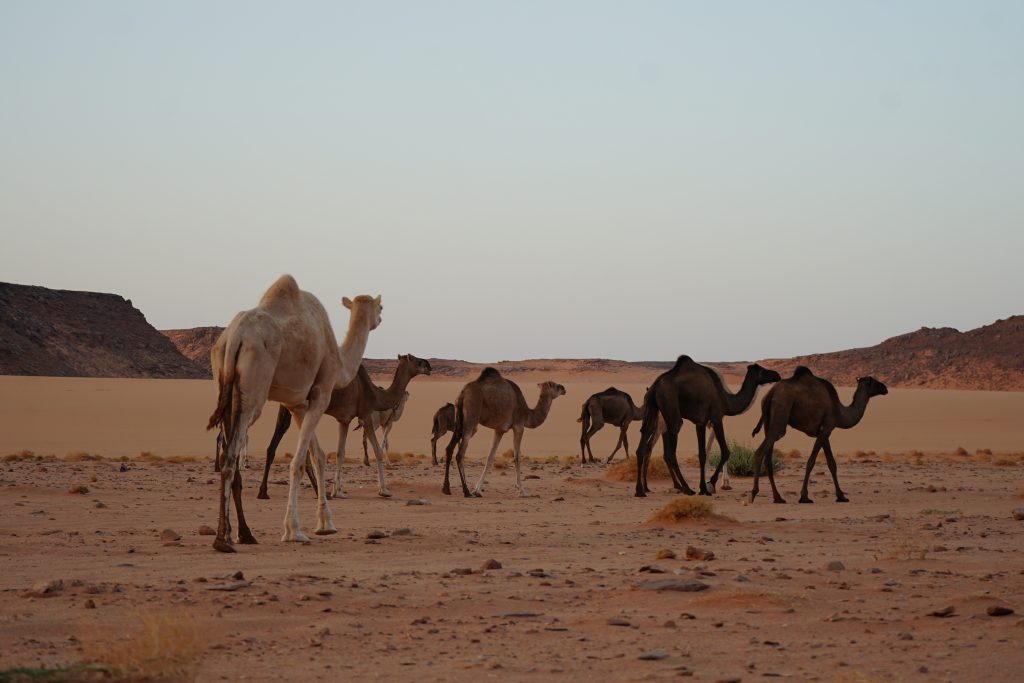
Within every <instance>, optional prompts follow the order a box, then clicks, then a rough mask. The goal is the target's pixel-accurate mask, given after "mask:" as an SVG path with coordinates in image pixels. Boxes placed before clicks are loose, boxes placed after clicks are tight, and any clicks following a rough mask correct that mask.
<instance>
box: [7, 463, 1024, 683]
mask: <svg viewBox="0 0 1024 683" xmlns="http://www.w3.org/2000/svg"><path fill="white" fill-rule="evenodd" d="M350 453H351V451H350ZM84 457H85V456H77V457H76V456H69V457H67V458H65V457H60V458H55V457H50V458H45V457H44V458H39V457H32V456H22V457H19V456H16V455H12V456H8V458H7V459H6V461H4V462H2V463H0V506H2V509H3V513H2V517H0V559H2V567H3V572H2V579H0V587H2V592H0V614H2V617H0V668H2V669H6V668H9V667H15V666H30V667H40V666H45V667H52V666H57V665H65V664H69V663H75V662H81V661H88V660H99V661H103V662H107V663H110V664H113V665H115V666H127V667H129V668H130V667H131V666H134V665H138V666H139V667H140V670H142V671H144V672H147V671H148V672H149V673H150V674H152V673H157V674H159V673H161V668H163V672H164V673H167V672H172V673H173V672H174V671H179V670H180V671H183V672H184V675H185V677H186V678H188V677H191V676H193V675H195V676H197V678H198V680H202V681H214V680H279V679H281V678H282V677H286V678H287V679H290V680H325V679H337V680H359V679H383V680H408V679H414V680H427V681H432V680H438V681H441V680H479V679H498V680H551V679H560V680H581V679H584V678H587V679H591V680H659V679H675V678H678V677H692V678H693V679H696V680H707V681H721V680H731V681H740V680H742V681H753V680H762V679H769V678H787V679H792V680H819V681H917V680H921V681H931V680H942V681H966V680H987V681H997V680H1000V681H1010V680H1020V672H1021V670H1022V667H1024V647H1022V644H1024V619H1022V617H1024V554H1022V552H1021V551H1022V549H1024V536H1022V531H1024V521H1017V520H1015V519H1014V516H1013V510H1014V509H1016V508H1020V507H1022V506H1024V499H1022V497H1021V496H1022V495H1024V488H1022V483H1024V482H1022V478H1021V471H1022V469H1021V457H1020V456H1009V455H1008V456H998V455H995V456H989V455H987V454H984V453H981V454H977V455H975V454H970V455H963V454H961V455H956V454H952V453H950V454H929V455H923V454H912V455H907V456H895V455H885V456H880V455H871V454H859V455H857V456H853V455H849V456H842V457H841V458H840V463H839V474H840V479H841V482H842V484H843V487H844V489H845V490H846V491H847V493H848V495H849V496H850V499H851V501H852V502H850V503H848V504H837V503H835V502H834V500H833V496H832V494H831V482H830V480H829V477H828V473H827V470H826V469H825V468H824V465H823V463H819V470H818V471H816V473H815V475H814V478H813V484H812V486H811V495H812V497H813V498H814V499H815V504H814V505H798V504H796V499H797V497H798V490H799V485H800V478H801V474H802V466H803V461H802V459H795V458H791V459H787V460H786V461H785V464H786V468H785V469H783V470H782V471H781V472H780V473H779V475H778V480H779V482H780V484H781V489H782V492H783V495H784V496H785V497H786V498H787V499H788V500H789V504H786V505H775V504H772V503H771V501H770V499H765V498H763V497H762V498H759V499H758V500H757V501H756V502H755V503H754V504H752V505H746V504H745V503H744V501H743V495H744V494H745V493H746V492H747V491H748V490H749V486H750V480H749V479H744V478H737V477H734V478H733V480H732V486H733V488H732V490H729V491H722V490H720V491H719V492H718V493H717V495H715V496H714V497H713V499H712V500H713V506H714V513H715V514H714V515H713V516H711V517H704V518H699V519H692V520H684V521H682V522H678V523H667V522H664V521H651V518H652V516H653V515H654V514H655V513H656V512H657V511H658V510H659V509H660V508H662V507H663V506H664V505H665V504H666V503H668V502H669V501H671V500H673V499H675V496H674V494H672V493H671V492H670V491H669V488H670V487H669V485H668V482H667V480H658V481H656V482H653V489H654V492H653V493H652V494H651V495H650V496H649V497H648V498H646V499H637V498H634V497H633V495H632V485H631V484H630V483H628V482H623V481H618V480H615V479H614V478H609V474H608V471H607V469H606V467H605V466H603V465H590V466H587V467H586V468H582V467H580V466H579V464H576V463H574V464H569V460H568V459H567V458H564V457H563V458H556V457H551V458H544V460H547V461H548V462H539V461H533V462H530V463H528V464H527V465H526V466H525V472H526V474H527V475H528V479H527V481H526V484H527V486H528V487H529V490H530V492H531V493H532V494H533V497H531V498H526V499H523V498H519V497H518V496H517V494H516V491H515V478H514V474H513V471H512V467H511V463H507V462H505V461H501V462H500V463H499V464H500V465H503V468H502V469H498V470H495V471H493V472H492V475H491V478H490V480H489V482H488V486H487V489H486V492H485V497H483V498H480V499H464V498H463V497H462V496H461V495H455V496H451V497H448V496H444V495H442V494H441V491H440V484H441V479H442V468H440V467H434V466H432V465H431V464H430V460H429V457H425V456H411V455H407V456H404V457H396V458H395V460H396V462H395V463H393V464H391V465H389V467H388V471H387V474H388V477H389V480H390V482H391V488H392V491H393V493H394V497H392V498H390V499H383V498H379V497H378V496H377V495H376V476H375V474H374V471H373V470H372V469H371V468H366V467H364V466H363V465H362V463H361V462H352V461H351V460H350V461H347V462H346V463H345V466H344V477H345V480H346V482H347V484H346V490H347V491H348V494H349V497H348V498H347V499H339V500H332V501H331V509H332V511H333V514H334V520H335V523H336V524H337V526H338V528H339V530H340V532H339V533H338V534H337V535H333V536H313V540H312V541H311V542H310V543H308V544H292V543H282V542H281V541H280V540H279V538H280V533H281V523H282V518H283V513H284V507H285V496H286V491H287V486H285V485H284V484H285V483H286V482H285V477H286V468H285V465H284V464H283V463H282V464H281V465H279V466H276V469H275V471H274V473H273V475H272V477H271V481H272V482H273V483H272V486H271V487H270V495H271V499H270V500H257V499H256V497H255V490H256V483H257V478H258V472H257V469H256V463H254V465H253V467H252V468H251V469H248V470H246V471H245V478H246V488H245V497H244V501H245V507H246V513H247V516H248V518H249V522H250V524H251V526H252V528H253V531H254V533H255V534H256V535H257V537H258V539H259V544H258V545H251V546H238V550H239V552H238V553H236V554H222V553H217V552H214V551H213V550H212V549H211V540H212V538H211V537H210V536H205V535H202V534H201V528H202V527H203V526H204V525H209V526H215V525H216V516H215V502H214V501H215V495H216V486H215V484H214V477H215V475H214V474H213V473H212V471H211V465H210V462H209V461H206V460H202V461H191V462H189V461H188V459H187V458H186V459H183V460H185V462H168V461H166V460H161V459H160V458H159V457H155V456H154V457H149V458H141V457H136V458H133V459H128V462H126V463H122V462H121V461H120V460H119V459H109V460H106V459H105V460H85V459H83V458H84ZM618 457H619V458H621V455H620V456H618ZM174 460H182V459H174ZM480 468H481V464H480V462H479V461H476V460H474V461H473V462H470V463H468V468H467V469H468V471H469V475H470V477H471V479H472V478H474V477H475V476H477V475H478V473H479V471H480ZM122 470H123V471H122ZM684 474H686V476H687V478H688V480H689V481H691V482H693V481H694V479H695V478H696V476H697V471H696V467H695V466H694V464H693V463H692V462H691V461H690V460H689V459H687V461H686V464H685V467H684ZM72 491H74V492H72ZM456 492H457V488H456ZM691 500H692V499H691ZM410 501H415V502H419V503H425V504H410ZM301 514H302V520H303V527H304V528H305V529H306V530H307V532H311V530H312V526H313V524H314V514H315V502H314V498H313V495H312V491H311V489H309V488H308V487H307V486H304V488H303V491H302V497H301ZM165 530H171V532H173V533H170V532H165ZM175 536H180V539H175ZM688 553H689V555H690V556H691V557H692V559H688ZM707 553H713V557H711V558H709V557H707ZM673 555H674V557H673ZM487 567H493V568H487ZM675 589H688V590H675ZM693 589H699V590H693ZM995 608H1009V609H1012V610H1016V611H1015V612H1014V613H1013V614H1009V615H1007V616H991V615H990V612H997V610H996V609H995ZM153 653H155V654H156V657H155V659H154V658H150V655H151V654H153ZM147 662H148V663H147Z"/></svg>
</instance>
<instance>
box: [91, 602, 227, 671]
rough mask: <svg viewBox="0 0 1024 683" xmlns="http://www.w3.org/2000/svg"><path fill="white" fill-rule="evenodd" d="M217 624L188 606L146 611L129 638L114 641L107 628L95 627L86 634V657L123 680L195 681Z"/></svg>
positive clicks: (139, 618) (138, 619)
mask: <svg viewBox="0 0 1024 683" xmlns="http://www.w3.org/2000/svg"><path fill="white" fill-rule="evenodd" d="M212 632H213V626H212V623H211V622H209V621H200V620H198V619H196V618H195V617H193V616H192V615H190V614H189V613H188V612H187V611H185V610H184V609H180V610H164V611H146V612H141V613H139V614H138V615H137V623H136V625H135V628H134V629H133V632H132V633H131V634H130V635H129V637H128V638H126V639H119V640H115V641H111V640H109V639H106V638H105V635H104V634H105V633H106V632H105V631H103V630H101V629H93V630H90V631H88V632H87V633H86V634H84V635H83V636H82V647H83V650H84V651H85V654H86V659H87V661H89V662H90V663H92V664H96V665H99V666H101V667H103V668H105V669H107V670H109V671H112V672H115V676H114V677H113V678H112V679H108V680H121V681H129V680H131V681H175V682H177V681H194V680H195V678H196V674H197V673H198V671H199V664H200V661H201V659H202V655H203V653H204V652H205V651H206V648H207V647H208V646H209V644H210V639H211V635H213V633H212Z"/></svg>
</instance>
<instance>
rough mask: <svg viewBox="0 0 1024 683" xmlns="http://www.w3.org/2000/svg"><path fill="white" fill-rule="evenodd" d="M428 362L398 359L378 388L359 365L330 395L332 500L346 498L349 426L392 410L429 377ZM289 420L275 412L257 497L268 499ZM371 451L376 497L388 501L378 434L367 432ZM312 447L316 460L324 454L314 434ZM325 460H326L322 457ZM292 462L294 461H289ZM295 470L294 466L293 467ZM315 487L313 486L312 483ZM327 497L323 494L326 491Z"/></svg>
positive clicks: (412, 357)
mask: <svg viewBox="0 0 1024 683" xmlns="http://www.w3.org/2000/svg"><path fill="white" fill-rule="evenodd" d="M429 374H430V363H428V362H427V361H425V360H423V359H422V358H417V357H416V356H413V355H405V356H399V357H398V366H397V367H396V368H395V376H394V379H393V380H392V382H391V386H389V387H388V388H387V389H381V388H380V387H378V386H377V385H375V384H374V383H373V382H372V381H371V380H370V374H369V373H368V372H367V371H366V368H365V367H364V366H363V365H360V366H359V371H358V372H357V373H356V378H355V379H354V380H352V381H351V382H349V383H348V385H347V386H345V387H344V388H342V389H335V390H334V391H333V392H332V393H331V395H330V403H329V404H328V406H327V408H326V410H325V411H324V412H325V414H327V415H330V416H331V417H333V418H334V419H335V420H337V421H338V465H337V467H336V468H335V470H334V497H335V498H345V494H344V492H343V491H342V489H341V465H342V462H343V461H344V459H345V441H346V440H347V439H348V427H349V424H350V423H351V422H352V420H354V419H356V418H357V417H358V418H360V419H362V420H363V421H364V422H365V423H366V424H369V422H370V420H371V419H372V417H371V416H372V415H373V413H375V412H376V411H378V410H387V409H389V408H394V407H395V406H396V405H398V402H399V401H400V400H401V398H402V394H404V393H405V388H406V387H407V386H408V385H409V382H410V381H412V378H413V377H416V376H417V375H429ZM290 424H291V420H290V419H289V416H288V415H287V413H286V412H284V411H281V412H278V415H277V427H276V428H275V429H274V436H273V437H272V438H271V440H270V445H269V446H268V447H267V462H266V465H265V466H264V468H263V481H262V483H261V484H260V492H259V495H258V497H259V498H267V497H268V496H267V477H268V475H269V473H270V466H271V465H272V464H273V463H274V456H275V455H276V453H277V445H278V444H279V443H280V442H281V437H283V436H284V433H285V432H287V431H288V427H289V425H290ZM368 438H369V439H370V444H371V445H372V446H373V452H374V454H375V455H376V457H377V482H378V485H379V488H378V489H377V494H378V495H380V496H381V497H383V498H390V497H391V491H389V490H388V485H387V481H386V480H385V478H384V454H383V453H382V452H381V447H380V444H379V443H378V442H377V435H376V434H375V433H374V432H373V431H370V433H369V434H368ZM311 447H313V448H315V449H316V451H317V457H318V458H319V457H323V451H322V450H321V448H320V443H319V442H318V441H317V439H316V437H315V435H314V437H313V439H312V444H311ZM325 460H326V458H325ZM292 462H293V463H294V462H295V461H294V460H292ZM292 468H293V469H294V465H292ZM314 486H315V484H314ZM325 495H326V492H325Z"/></svg>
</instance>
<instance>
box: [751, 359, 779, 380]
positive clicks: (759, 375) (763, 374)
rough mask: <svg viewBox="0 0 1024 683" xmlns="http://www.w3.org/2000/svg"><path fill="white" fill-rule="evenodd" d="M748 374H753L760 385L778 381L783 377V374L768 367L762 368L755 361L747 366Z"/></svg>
mask: <svg viewBox="0 0 1024 683" xmlns="http://www.w3.org/2000/svg"><path fill="white" fill-rule="evenodd" d="M747 375H752V376H753V377H754V379H756V380H757V383H758V385H761V384H771V383H772V382H778V381H779V380H781V379H782V376H781V375H779V373H777V372H775V371H774V370H769V369H768V368H762V367H761V366H760V365H758V364H757V363H753V364H751V365H748V366H747Z"/></svg>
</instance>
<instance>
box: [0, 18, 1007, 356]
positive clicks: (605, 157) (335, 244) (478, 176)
mask: <svg viewBox="0 0 1024 683" xmlns="http://www.w3.org/2000/svg"><path fill="white" fill-rule="evenodd" d="M1022 35H1024V3H1021V2H967V1H966V0H965V1H963V2H934V1H920V2H891V1H886V2H869V1H866V0H864V1H860V0H858V1H857V2H849V1H844V2H824V1H818V0H813V1H812V0H808V1H806V2H755V1H750V2H593V1H581V2H558V1H546V2H521V1H517V2H503V3H498V2H483V1H479V2H425V1H418V2H365V3H362V2H360V3H353V2H322V3H321V2H288V3H285V2H250V1H246V2H223V1H222V2H212V3H211V2H183V1H176V2H163V3H157V2H134V1H132V2H111V1H95V2H72V1H67V2H50V1H43V0H28V1H25V2H20V1H14V0H2V1H0V236H2V241H0V280H2V281H10V282H18V283H24V284H37V285H43V286H46V287H55V288H63V289H76V290H92V291H103V292H116V293H118V294H121V295H123V296H125V297H127V298H130V299H131V300H132V302H133V303H134V304H135V306H136V307H138V308H139V309H140V310H142V312H143V313H145V315H146V317H147V318H148V319H149V321H150V322H151V323H153V324H154V325H155V326H157V327H158V328H172V327H193V326H198V325H223V324H226V323H227V322H228V321H229V320H230V319H231V317H232V315H233V314H234V313H236V312H237V311H238V310H241V309H244V308H250V307H252V306H253V305H255V304H256V302H257V301H258V299H259V297H260V295H261V294H262V292H263V290H264V289H266V287H267V286H268V285H269V284H270V283H271V282H272V281H273V280H274V279H275V278H276V277H277V276H279V275H280V274H281V273H285V272H290V273H292V274H293V275H294V276H295V277H296V279H297V280H298V282H299V285H300V286H301V287H303V288H304V289H307V290H310V291H312V292H314V293H315V294H316V295H318V296H319V297H320V299H321V300H322V301H323V303H324V305H325V306H326V307H327V309H328V310H329V311H330V313H331V315H332V319H333V320H334V323H335V328H336V331H337V332H338V334H339V335H341V334H343V333H344V329H345V327H346V325H347V312H345V311H344V309H342V308H341V305H340V299H341V297H342V296H349V297H352V296H355V295H356V294H360V293H367V294H381V295H382V296H383V301H384V308H385V310H384V322H383V324H382V325H381V327H380V328H379V329H378V330H377V331H375V332H374V333H373V334H372V336H371V338H370V344H369V348H368V349H367V355H368V356H372V357H381V356H390V355H393V354H396V353H414V354H416V355H419V356H440V357H447V358H464V359H467V360H476V361H496V360H502V359H519V358H536V357H610V358H621V359H627V360H641V359H648V360H654V359H671V358H674V357H675V356H677V355H678V354H680V353H688V354H690V355H692V356H694V357H696V358H698V359H703V360H739V359H757V358H765V357H775V356H790V355H795V354H801V353H810V352H819V351H829V350H836V349H841V348H849V347H854V346H865V345H870V344H874V343H877V342H878V341H880V340H882V339H883V338H885V337H888V336H892V335H894V334H899V333H902V332H906V331H910V330H914V329H917V328H918V327H920V326H922V325H928V326H945V325H949V326H953V327H958V328H960V329H968V328H972V327H976V326H978V325H982V324H986V323H989V322H992V321H993V320H995V319H997V318H1002V317H1006V316H1009V315H1013V314H1017V313H1024V298H1022V296H1021V294H1022V293H1024V268H1021V260H1022V254H1024V123H1022V122H1024V39H1022V38H1021V36H1022Z"/></svg>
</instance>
